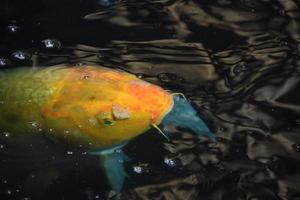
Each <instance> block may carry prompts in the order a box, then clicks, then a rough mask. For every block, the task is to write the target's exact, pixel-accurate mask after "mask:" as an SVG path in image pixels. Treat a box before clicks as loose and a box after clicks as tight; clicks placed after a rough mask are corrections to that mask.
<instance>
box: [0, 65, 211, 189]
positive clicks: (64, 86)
mask: <svg viewBox="0 0 300 200" xmlns="http://www.w3.org/2000/svg"><path fill="white" fill-rule="evenodd" d="M158 125H159V126H160V127H161V129H162V131H161V130H159V132H161V133H163V132H165V133H166V134H168V133H169V132H170V127H172V126H174V125H175V126H176V127H179V128H185V129H189V130H191V131H192V132H194V133H195V134H196V135H206V136H209V137H211V136H212V133H211V132H210V130H209V128H208V127H207V126H206V124H205V122H204V121H203V120H202V119H201V118H200V117H199V116H198V114H197V112H196V110H195V109H194V108H193V107H192V106H191V105H190V103H189V102H188V101H187V100H186V99H184V98H181V97H180V96H176V95H175V96H174V95H172V94H170V93H168V92H167V91H165V90H163V89H162V88H160V87H158V86H156V85H153V84H151V83H148V82H145V81H143V80H141V79H139V78H137V77H136V76H134V75H132V74H129V73H126V72H123V71H118V70H112V69H108V68H105V67H99V66H75V67H64V66H57V67H36V68H30V67H27V68H16V69H7V70H3V71H1V72H0V131H1V132H2V134H9V135H10V136H9V137H8V138H5V140H6V142H8V143H9V144H12V145H13V146H14V147H17V146H22V145H24V143H25V144H26V142H27V143H31V142H32V141H34V140H35V139H36V138H42V139H43V138H49V139H51V140H54V141H59V142H62V143H63V144H66V145H68V146H70V147H72V146H78V145H79V146H81V147H85V148H87V149H89V153H90V155H92V156H99V158H100V159H99V161H100V164H101V166H102V168H103V169H104V172H105V174H106V177H107V179H108V182H109V183H110V185H111V187H112V188H113V189H114V190H116V191H120V190H121V189H122V187H123V183H124V181H125V179H126V177H127V173H126V170H125V168H124V166H123V164H124V162H126V161H128V160H129V159H130V158H129V157H128V156H127V155H126V154H125V153H124V152H123V151H122V147H123V146H124V145H126V142H127V141H128V140H130V139H132V138H134V137H135V136H137V135H139V134H142V133H144V132H146V131H147V130H148V129H150V128H151V127H156V128H158ZM2 139H3V138H2ZM1 142H2V141H1ZM55 144H56V143H55ZM14 149H16V148H14ZM20 149H22V148H20ZM21 151H22V150H21ZM37 151H38V150H37Z"/></svg>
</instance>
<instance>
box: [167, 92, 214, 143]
mask: <svg viewBox="0 0 300 200" xmlns="http://www.w3.org/2000/svg"><path fill="white" fill-rule="evenodd" d="M173 100H174V106H173V109H172V110H171V111H170V112H169V113H168V114H167V115H166V117H165V118H164V119H163V121H162V125H163V126H164V127H166V126H169V125H172V124H174V125H175V126H177V127H180V128H187V129H190V130H192V131H193V132H194V133H195V134H197V135H205V136H207V137H209V138H213V136H214V134H213V133H212V132H211V131H210V130H209V128H208V126H207V125H206V124H205V122H204V121H203V120H202V119H201V118H200V117H199V116H198V114H197V111H196V110H195V109H194V108H193V107H192V106H191V105H190V103H189V102H188V101H187V100H186V99H185V98H182V97H180V96H178V95H175V96H174V97H173Z"/></svg>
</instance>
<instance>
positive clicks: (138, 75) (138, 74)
mask: <svg viewBox="0 0 300 200" xmlns="http://www.w3.org/2000/svg"><path fill="white" fill-rule="evenodd" d="M135 75H136V77H138V78H139V79H142V78H144V77H145V75H144V74H142V73H137V74H135Z"/></svg>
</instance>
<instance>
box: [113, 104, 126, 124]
mask: <svg viewBox="0 0 300 200" xmlns="http://www.w3.org/2000/svg"><path fill="white" fill-rule="evenodd" d="M112 114H113V117H114V118H115V119H117V120H122V119H129V118H130V113H129V111H128V109H127V108H126V107H124V108H120V106H118V105H117V104H114V105H113V106H112Z"/></svg>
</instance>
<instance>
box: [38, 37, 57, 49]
mask: <svg viewBox="0 0 300 200" xmlns="http://www.w3.org/2000/svg"><path fill="white" fill-rule="evenodd" d="M41 43H42V47H43V48H45V49H59V48H60V47H61V42H60V41H59V40H57V39H45V40H43V41H42V42H41Z"/></svg>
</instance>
